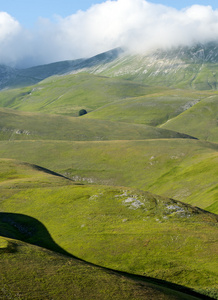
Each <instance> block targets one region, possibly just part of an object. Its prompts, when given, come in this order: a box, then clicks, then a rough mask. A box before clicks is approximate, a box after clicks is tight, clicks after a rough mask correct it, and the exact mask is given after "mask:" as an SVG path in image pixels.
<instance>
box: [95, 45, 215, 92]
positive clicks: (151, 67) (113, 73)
mask: <svg viewBox="0 0 218 300" xmlns="http://www.w3.org/2000/svg"><path fill="white" fill-rule="evenodd" d="M182 56H183V54H182V55H181V53H179V51H178V49H177V51H175V52H174V53H171V55H169V53H167V52H166V53H165V54H163V53H162V54H161V53H154V54H152V53H151V54H150V55H149V54H148V55H147V56H140V55H135V56H134V55H123V56H120V57H119V58H118V59H116V60H114V61H112V62H110V63H108V64H107V65H105V66H103V67H102V66H101V65H100V66H99V67H95V68H93V69H90V70H89V71H90V72H93V73H94V74H101V75H105V76H109V77H119V78H125V79H128V80H131V81H135V82H138V83H142V84H148V85H150V86H164V87H173V88H182V89H187V88H188V89H197V90H210V89H212V90H216V89H217V78H216V72H217V65H218V64H217V63H214V62H213V63H208V62H206V61H204V62H203V61H200V60H199V59H197V60H196V57H192V58H191V57H188V56H189V55H188V56H187V57H183V58H182ZM190 58H191V59H190Z"/></svg>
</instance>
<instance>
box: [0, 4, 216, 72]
mask: <svg viewBox="0 0 218 300" xmlns="http://www.w3.org/2000/svg"><path fill="white" fill-rule="evenodd" d="M209 41H218V10H213V9H212V7H211V6H201V5H193V6H191V7H188V8H184V9H182V10H177V9H174V8H172V7H167V6H164V5H158V4H152V3H149V2H148V1H145V0H116V1H111V0H108V1H106V2H104V3H102V4H96V5H93V6H92V7H91V8H90V9H88V10H87V11H78V12H77V13H76V14H73V15H70V16H68V17H66V18H62V17H60V16H56V21H55V22H51V21H50V20H48V19H42V18H40V19H39V20H38V23H37V25H36V27H35V29H33V30H31V31H28V30H27V29H25V28H23V27H22V26H21V24H19V22H18V21H17V20H15V19H14V18H13V17H12V16H10V15H9V14H7V13H6V12H0V45H1V46H0V64H9V65H13V66H18V67H28V66H32V65H37V64H44V63H50V62H54V61H60V60H67V59H76V58H81V57H90V56H92V55H96V54H98V53H101V52H104V51H107V50H110V49H113V48H116V47H125V48H127V49H130V50H131V51H136V52H146V51H149V50H150V49H153V48H168V47H172V46H178V45H192V44H194V43H199V42H200V43H205V42H209Z"/></svg>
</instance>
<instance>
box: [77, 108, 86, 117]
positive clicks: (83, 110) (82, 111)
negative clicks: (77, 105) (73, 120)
mask: <svg viewBox="0 0 218 300" xmlns="http://www.w3.org/2000/svg"><path fill="white" fill-rule="evenodd" d="M85 114H87V111H86V110H85V109H81V110H80V111H79V116H83V115H85Z"/></svg>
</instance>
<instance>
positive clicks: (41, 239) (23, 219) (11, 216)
mask: <svg viewBox="0 0 218 300" xmlns="http://www.w3.org/2000/svg"><path fill="white" fill-rule="evenodd" d="M0 236H4V237H7V238H11V239H16V240H21V241H23V242H26V243H29V244H33V245H36V246H40V247H43V248H46V249H49V250H52V251H55V252H58V253H61V254H64V255H67V256H70V257H74V256H73V255H71V254H70V253H68V252H67V251H65V250H64V249H62V248H61V247H60V246H59V245H58V244H56V243H55V241H54V240H53V239H52V237H51V235H50V233H49V232H48V230H47V228H46V227H45V226H44V225H43V224H42V223H41V222H39V221H38V220H37V219H35V218H32V217H29V216H27V215H23V214H15V213H0Z"/></svg>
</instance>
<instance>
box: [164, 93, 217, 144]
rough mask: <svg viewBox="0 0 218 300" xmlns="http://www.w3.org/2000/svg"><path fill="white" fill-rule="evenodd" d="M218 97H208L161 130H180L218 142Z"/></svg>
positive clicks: (169, 121) (170, 121) (173, 119)
mask: <svg viewBox="0 0 218 300" xmlns="http://www.w3.org/2000/svg"><path fill="white" fill-rule="evenodd" d="M217 104H218V96H217V94H215V95H213V96H210V97H207V98H205V99H203V100H201V101H200V102H199V103H197V104H196V105H195V106H193V107H192V108H190V109H189V110H187V111H185V112H183V113H182V114H180V115H178V116H177V117H175V118H172V119H171V120H168V121H167V123H165V124H163V125H161V126H160V127H161V128H167V129H172V128H173V130H178V129H179V130H180V131H181V132H185V133H187V134H194V135H195V136H196V137H197V138H199V139H202V140H208V141H212V142H218V134H217V131H218V128H217V127H218V105H217Z"/></svg>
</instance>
